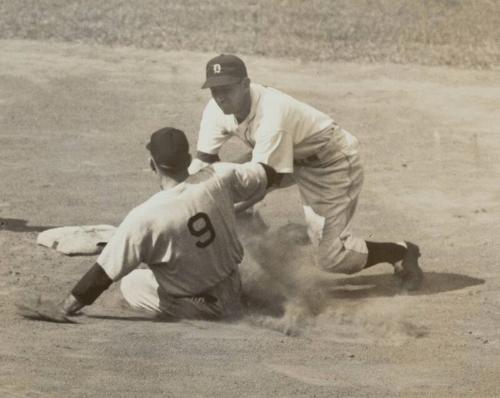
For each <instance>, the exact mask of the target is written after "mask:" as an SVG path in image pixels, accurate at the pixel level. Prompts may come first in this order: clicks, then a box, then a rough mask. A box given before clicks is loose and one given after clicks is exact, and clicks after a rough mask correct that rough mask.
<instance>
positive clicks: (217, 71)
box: [214, 64, 222, 74]
mask: <svg viewBox="0 0 500 398" xmlns="http://www.w3.org/2000/svg"><path fill="white" fill-rule="evenodd" d="M221 71H222V68H221V66H220V64H214V73H215V74H219V73H221Z"/></svg>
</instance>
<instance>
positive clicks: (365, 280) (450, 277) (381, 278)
mask: <svg viewBox="0 0 500 398" xmlns="http://www.w3.org/2000/svg"><path fill="white" fill-rule="evenodd" d="M424 278H425V279H424V281H423V283H422V286H421V287H420V289H418V290H417V291H415V292H411V293H409V294H411V295H413V296H418V295H429V294H437V293H444V292H449V291H453V290H460V289H464V288H467V287H471V286H477V285H482V284H483V283H485V280H484V279H479V278H473V277H471V276H467V275H462V274H454V273H447V272H426V273H425V277H424ZM336 284H337V286H336V287H335V288H332V289H331V290H330V294H329V296H331V297H335V298H340V299H343V298H345V299H352V298H367V297H390V296H396V295H399V294H404V293H403V292H401V288H400V280H399V279H398V278H397V277H395V276H394V275H391V274H377V275H360V276H355V277H350V278H342V279H338V280H337V283H336Z"/></svg>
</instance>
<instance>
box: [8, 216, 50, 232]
mask: <svg viewBox="0 0 500 398" xmlns="http://www.w3.org/2000/svg"><path fill="white" fill-rule="evenodd" d="M26 224H27V221H26V220H22V219H20V218H0V231H11V232H42V231H45V230H46V229H50V228H55V227H52V226H42V225H26Z"/></svg>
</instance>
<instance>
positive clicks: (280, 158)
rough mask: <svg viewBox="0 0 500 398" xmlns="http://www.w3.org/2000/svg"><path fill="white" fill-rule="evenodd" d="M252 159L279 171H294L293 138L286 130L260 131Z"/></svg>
mask: <svg viewBox="0 0 500 398" xmlns="http://www.w3.org/2000/svg"><path fill="white" fill-rule="evenodd" d="M252 161H254V162H260V163H264V164H267V165H269V166H271V167H272V168H273V169H274V170H276V172H278V173H292V172H293V138H292V137H291V136H290V134H288V133H287V132H285V131H280V130H275V131H271V130H266V131H259V132H258V133H257V136H256V142H255V147H254V149H253V152H252Z"/></svg>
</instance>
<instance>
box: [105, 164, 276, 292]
mask: <svg viewBox="0 0 500 398" xmlns="http://www.w3.org/2000/svg"><path fill="white" fill-rule="evenodd" d="M266 184H267V180H266V174H265V171H264V168H263V166H262V165H260V164H255V163H246V164H242V165H235V164H228V163H217V164H214V165H212V166H209V167H205V168H203V169H202V170H200V171H199V172H198V173H196V174H194V175H191V176H189V178H188V179H187V180H186V181H184V182H183V183H181V184H179V185H177V186H176V187H174V188H172V189H169V190H164V191H161V192H158V193H157V194H155V195H153V196H152V197H151V198H150V199H148V200H147V201H146V202H144V203H142V204H141V205H139V206H138V207H136V208H135V209H133V210H132V211H131V212H130V213H129V214H128V215H127V217H126V218H125V220H124V221H123V222H122V223H121V225H120V226H119V227H118V229H117V231H116V233H115V235H114V236H113V238H112V239H111V241H110V242H109V243H108V245H107V246H106V247H105V248H104V250H103V252H102V253H101V255H100V256H99V258H98V259H97V262H98V263H99V264H100V265H101V267H102V268H103V269H104V271H105V272H106V274H107V275H108V276H109V277H110V278H111V279H112V280H114V281H116V280H118V279H120V278H122V277H123V276H125V275H127V274H128V273H129V272H131V271H132V270H134V269H135V268H137V267H138V266H139V264H140V263H145V264H147V265H148V266H149V267H150V269H151V270H152V271H153V273H154V276H155V278H156V280H157V282H158V284H159V285H160V286H161V287H162V289H164V291H165V292H166V293H168V294H171V295H173V296H191V295H196V294H199V293H200V292H203V291H205V290H206V289H208V288H210V287H212V286H214V285H216V284H217V283H218V282H220V281H221V280H222V279H224V278H226V277H227V276H228V275H229V274H231V272H232V271H233V270H234V269H235V268H236V267H237V265H238V264H239V263H240V262H241V260H242V258H243V247H242V245H241V243H240V241H239V240H238V236H237V234H236V228H235V214H234V203H235V202H239V201H242V200H247V199H250V198H251V197H253V195H259V196H262V195H263V192H264V191H265V189H266Z"/></svg>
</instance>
